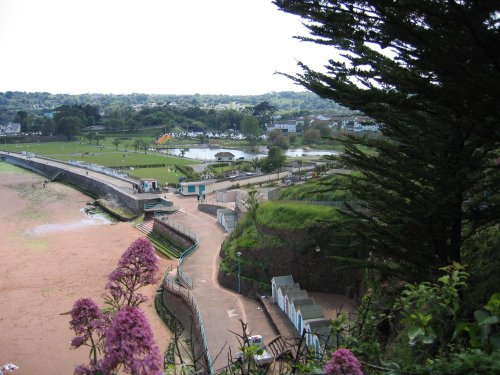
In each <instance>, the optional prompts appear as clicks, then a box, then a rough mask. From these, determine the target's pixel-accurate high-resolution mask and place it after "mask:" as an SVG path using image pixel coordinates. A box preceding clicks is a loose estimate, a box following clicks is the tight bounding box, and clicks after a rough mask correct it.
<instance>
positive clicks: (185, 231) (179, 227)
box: [158, 216, 198, 289]
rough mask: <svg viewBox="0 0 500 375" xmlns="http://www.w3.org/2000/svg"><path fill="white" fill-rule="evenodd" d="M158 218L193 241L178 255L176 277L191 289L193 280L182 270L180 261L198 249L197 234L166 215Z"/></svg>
mask: <svg viewBox="0 0 500 375" xmlns="http://www.w3.org/2000/svg"><path fill="white" fill-rule="evenodd" d="M158 220H160V221H161V222H163V223H164V224H165V225H167V226H169V227H170V228H172V229H174V230H175V231H177V232H179V233H182V234H183V235H185V236H186V237H188V238H190V239H192V240H193V241H194V245H193V246H191V247H189V248H188V249H186V250H184V252H183V253H182V254H181V256H180V257H179V260H178V263H177V278H178V279H179V280H180V281H181V282H182V283H183V284H184V285H185V286H186V287H187V288H188V289H193V280H192V279H191V278H190V277H189V276H188V275H187V274H186V273H185V272H184V271H183V270H182V263H183V262H184V260H185V259H186V258H187V257H188V256H190V255H191V254H192V253H194V252H195V251H196V249H198V236H197V235H196V233H194V232H193V231H190V230H189V229H187V228H186V227H184V226H182V225H180V224H178V223H176V222H174V221H172V220H170V219H169V218H168V217H166V216H162V217H159V218H158Z"/></svg>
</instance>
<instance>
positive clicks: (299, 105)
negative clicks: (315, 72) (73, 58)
mask: <svg viewBox="0 0 500 375" xmlns="http://www.w3.org/2000/svg"><path fill="white" fill-rule="evenodd" d="M264 101H268V102H269V103H270V104H272V105H273V106H275V107H276V108H277V109H278V111H316V112H317V111H329V110H339V109H342V107H341V106H339V105H338V104H336V103H334V102H332V101H330V100H325V99H321V98H320V97H319V96H317V95H316V94H313V93H310V92H273V93H267V94H262V95H201V94H194V95H152V94H129V95H112V94H80V95H69V94H51V93H48V92H33V93H31V92H19V91H7V92H0V115H2V114H5V113H6V112H9V113H12V112H15V111H19V110H23V111H30V112H31V111H33V112H43V111H44V110H50V109H54V108H57V107H59V106H61V105H63V104H66V105H71V104H79V105H87V104H89V105H93V106H98V107H99V108H100V109H101V110H106V109H110V108H114V109H120V108H124V107H131V106H144V105H164V104H169V103H175V104H177V105H191V106H197V107H215V106H217V105H224V104H230V103H238V104H241V105H243V106H255V105H257V104H259V103H261V102H264Z"/></svg>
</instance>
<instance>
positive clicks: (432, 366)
mask: <svg viewBox="0 0 500 375" xmlns="http://www.w3.org/2000/svg"><path fill="white" fill-rule="evenodd" d="M417 371H418V373H422V374H430V375H450V374H452V375H497V374H500V351H496V352H493V353H490V354H489V353H486V352H483V351H481V350H478V349H474V350H470V351H469V350H466V351H463V352H458V353H453V354H451V355H450V356H447V357H438V358H437V359H435V360H432V361H429V363H428V364H427V365H425V366H421V367H417Z"/></svg>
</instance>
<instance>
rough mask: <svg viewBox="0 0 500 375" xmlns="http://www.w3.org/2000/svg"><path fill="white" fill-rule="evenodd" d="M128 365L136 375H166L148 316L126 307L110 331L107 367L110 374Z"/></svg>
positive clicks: (119, 312) (127, 370)
mask: <svg viewBox="0 0 500 375" xmlns="http://www.w3.org/2000/svg"><path fill="white" fill-rule="evenodd" d="M120 365H123V366H124V370H125V372H128V373H131V374H134V375H160V374H163V372H162V370H161V368H162V358H161V355H160V351H159V349H158V346H157V345H156V343H155V340H154V337H153V332H152V330H151V327H150V325H149V322H148V321H147V319H146V316H145V315H144V313H143V312H142V311H141V310H139V309H138V308H137V307H131V306H125V307H123V308H122V309H121V310H120V311H118V312H117V313H116V315H115V316H114V318H113V319H112V320H111V322H110V324H109V327H108V329H107V331H106V336H105V342H104V360H103V368H104V370H105V372H107V373H113V372H116V370H117V369H118V368H119V367H120Z"/></svg>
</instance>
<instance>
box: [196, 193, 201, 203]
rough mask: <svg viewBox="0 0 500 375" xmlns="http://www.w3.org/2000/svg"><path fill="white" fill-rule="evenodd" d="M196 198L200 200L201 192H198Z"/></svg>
mask: <svg viewBox="0 0 500 375" xmlns="http://www.w3.org/2000/svg"><path fill="white" fill-rule="evenodd" d="M196 198H198V202H199V201H200V194H196Z"/></svg>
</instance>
